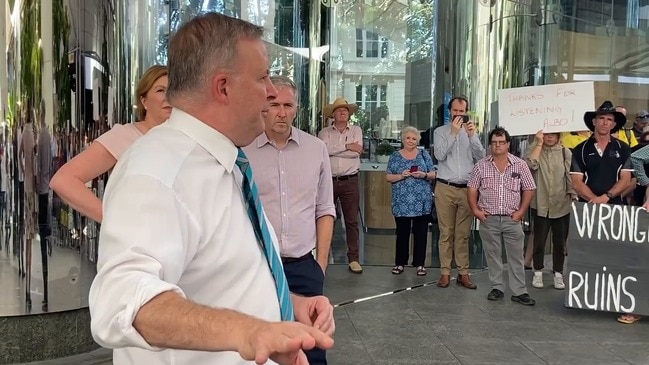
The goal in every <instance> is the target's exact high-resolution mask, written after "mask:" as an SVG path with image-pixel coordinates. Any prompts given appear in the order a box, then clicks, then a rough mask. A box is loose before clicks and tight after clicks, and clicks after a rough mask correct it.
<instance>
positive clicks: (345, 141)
mask: <svg viewBox="0 0 649 365" xmlns="http://www.w3.org/2000/svg"><path fill="white" fill-rule="evenodd" d="M357 110H358V105H356V104H350V103H348V102H347V101H346V100H345V99H344V98H338V99H336V100H335V101H334V102H333V103H332V104H328V105H326V106H325V107H324V117H325V118H333V119H334V122H333V123H332V125H331V126H328V127H325V128H323V129H322V130H321V131H320V133H319V134H318V137H319V138H320V139H322V140H323V141H324V143H325V145H326V146H327V152H328V153H329V159H330V161H331V175H332V177H333V186H334V203H336V202H337V201H338V199H340V205H341V207H342V211H343V216H344V218H345V231H346V234H347V259H348V260H349V270H350V271H351V272H353V273H355V274H360V273H362V272H363V267H362V266H361V265H360V263H359V256H358V239H359V230H358V210H359V204H360V194H359V191H358V170H360V167H361V159H360V156H361V153H362V152H363V131H362V130H361V128H360V127H358V126H355V125H351V124H349V118H350V117H351V115H352V114H354V113H355V112H356V111H357Z"/></svg>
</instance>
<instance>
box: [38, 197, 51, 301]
mask: <svg viewBox="0 0 649 365" xmlns="http://www.w3.org/2000/svg"><path fill="white" fill-rule="evenodd" d="M49 216H50V199H49V194H38V235H39V236H40V239H41V240H40V241H41V264H42V265H43V301H44V302H47V300H48V299H47V297H48V295H47V287H48V282H47V280H48V279H47V278H48V270H47V258H48V252H47V251H48V246H47V240H48V239H49V237H50V236H51V235H52V228H51V226H50V221H49Z"/></svg>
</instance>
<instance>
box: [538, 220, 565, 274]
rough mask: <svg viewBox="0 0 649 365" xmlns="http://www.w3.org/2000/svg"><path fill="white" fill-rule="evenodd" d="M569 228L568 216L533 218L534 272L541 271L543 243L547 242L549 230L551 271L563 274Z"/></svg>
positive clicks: (543, 254) (543, 253) (543, 251)
mask: <svg viewBox="0 0 649 365" xmlns="http://www.w3.org/2000/svg"><path fill="white" fill-rule="evenodd" d="M569 227H570V214H566V215H564V216H563V217H559V218H547V217H541V216H539V215H536V216H535V217H534V256H533V259H534V270H536V271H538V270H542V269H543V257H544V256H545V243H546V242H547V240H548V234H549V233H550V230H552V270H553V271H554V272H563V263H564V260H565V248H566V241H567V240H568V229H569Z"/></svg>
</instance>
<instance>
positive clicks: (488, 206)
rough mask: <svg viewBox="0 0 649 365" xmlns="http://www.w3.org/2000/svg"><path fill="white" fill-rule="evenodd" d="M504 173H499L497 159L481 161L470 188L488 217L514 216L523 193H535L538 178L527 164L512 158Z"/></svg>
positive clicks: (486, 158) (473, 175)
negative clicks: (535, 181) (533, 175)
mask: <svg viewBox="0 0 649 365" xmlns="http://www.w3.org/2000/svg"><path fill="white" fill-rule="evenodd" d="M507 160H508V162H509V163H508V164H507V167H506V168H505V171H504V172H503V173H500V171H498V168H497V167H496V164H495V163H494V160H493V156H491V155H489V156H487V157H485V158H483V159H481V160H480V161H478V162H477V163H476V164H475V166H474V167H473V172H472V173H471V177H470V178H469V183H468V184H467V185H468V187H469V188H473V189H477V190H478V207H479V208H480V209H481V210H483V211H485V212H487V214H488V215H512V214H513V213H514V212H515V211H517V210H518V209H519V208H520V206H521V193H522V190H534V189H536V185H535V184H534V178H532V173H531V172H530V169H529V167H527V163H525V161H523V160H522V159H520V158H518V157H516V156H514V155H512V154H511V153H510V154H508V156H507Z"/></svg>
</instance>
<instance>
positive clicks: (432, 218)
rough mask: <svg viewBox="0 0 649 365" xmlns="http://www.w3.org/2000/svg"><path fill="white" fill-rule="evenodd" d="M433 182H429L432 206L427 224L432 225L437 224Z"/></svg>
mask: <svg viewBox="0 0 649 365" xmlns="http://www.w3.org/2000/svg"><path fill="white" fill-rule="evenodd" d="M435 182H436V181H435V180H433V182H431V183H430V184H431V190H432V192H433V205H432V206H431V207H430V218H429V222H430V223H432V224H437V208H436V206H435Z"/></svg>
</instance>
